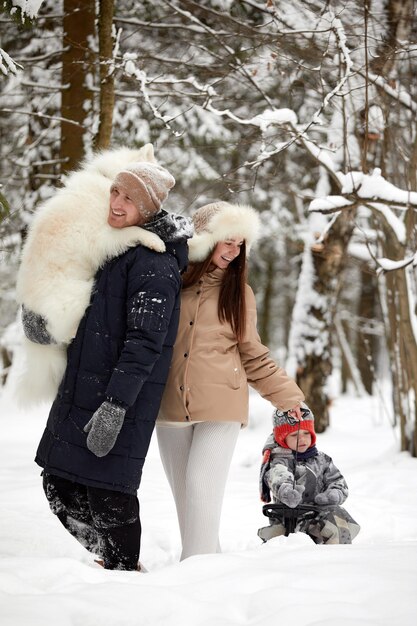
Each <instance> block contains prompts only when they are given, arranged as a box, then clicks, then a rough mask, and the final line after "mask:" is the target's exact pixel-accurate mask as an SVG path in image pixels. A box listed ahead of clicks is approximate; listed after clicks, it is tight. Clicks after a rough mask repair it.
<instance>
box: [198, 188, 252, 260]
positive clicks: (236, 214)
mask: <svg viewBox="0 0 417 626" xmlns="http://www.w3.org/2000/svg"><path fill="white" fill-rule="evenodd" d="M193 222H194V229H195V235H194V236H193V237H192V238H191V239H189V240H188V248H189V259H190V261H191V262H194V263H195V262H197V261H204V260H205V259H207V257H208V256H209V254H210V253H211V252H212V251H213V250H214V248H215V246H216V244H217V243H219V241H225V240H226V239H229V238H230V237H242V238H243V239H244V240H245V242H246V250H247V251H249V249H250V247H251V246H252V244H253V243H254V242H255V241H256V239H257V238H258V237H259V230H260V220H259V215H258V213H257V212H256V211H255V209H253V208H252V207H250V206H246V205H240V204H230V203H229V202H223V201H220V200H219V201H217V202H211V203H210V204H206V205H204V206H202V207H201V208H200V209H197V211H196V212H195V213H194V215H193Z"/></svg>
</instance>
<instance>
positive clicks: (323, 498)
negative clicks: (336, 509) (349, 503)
mask: <svg viewBox="0 0 417 626" xmlns="http://www.w3.org/2000/svg"><path fill="white" fill-rule="evenodd" d="M342 497H343V496H342V493H341V491H340V489H327V491H323V493H318V494H317V495H316V497H315V498H314V502H316V503H317V504H340V503H341V501H342Z"/></svg>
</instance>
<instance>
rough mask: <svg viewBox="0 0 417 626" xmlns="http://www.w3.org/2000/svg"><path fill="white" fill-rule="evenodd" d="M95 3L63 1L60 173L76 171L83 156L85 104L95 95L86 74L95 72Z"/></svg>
mask: <svg viewBox="0 0 417 626" xmlns="http://www.w3.org/2000/svg"><path fill="white" fill-rule="evenodd" d="M94 20H95V0H64V19H63V29H64V35H63V46H64V52H63V54H62V84H63V88H62V100H61V115H62V117H63V118H66V119H68V120H72V121H73V122H76V124H70V123H68V122H66V121H62V122H61V153H60V158H61V159H63V164H62V167H61V172H65V171H69V170H73V169H75V168H76V167H77V166H78V165H79V162H80V160H81V159H82V158H83V157H84V150H85V148H84V127H83V126H84V120H85V118H86V115H87V113H88V108H89V107H88V106H86V102H87V101H88V100H91V98H92V94H91V91H90V90H89V89H88V86H87V82H86V75H87V73H88V72H91V71H92V63H91V61H92V56H93V53H92V52H91V50H90V47H89V41H88V39H89V38H92V37H93V36H94V34H95V26H94Z"/></svg>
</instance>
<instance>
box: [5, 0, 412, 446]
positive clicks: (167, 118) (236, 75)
mask: <svg viewBox="0 0 417 626" xmlns="http://www.w3.org/2000/svg"><path fill="white" fill-rule="evenodd" d="M0 9H1V12H0V113H1V116H0V185H1V187H0V256H1V266H0V352H1V359H0V378H1V384H6V382H7V377H8V375H9V373H10V368H11V367H12V366H13V356H14V354H16V353H17V350H16V348H17V344H18V342H19V337H20V335H19V330H18V329H19V323H18V321H17V315H18V311H17V305H16V303H15V300H14V287H15V279H16V271H17V267H18V263H19V255H20V251H21V248H22V244H23V242H24V239H25V234H26V232H27V228H28V225H29V224H30V221H31V216H32V215H33V212H34V211H35V210H36V207H37V206H38V205H39V204H40V202H42V200H44V199H46V198H48V197H49V196H51V195H52V194H53V193H54V189H55V188H56V187H58V186H59V185H60V184H61V182H62V180H63V177H64V176H65V174H66V173H67V172H69V171H70V170H72V169H74V168H76V167H77V166H78V165H79V163H80V161H81V160H82V159H83V158H84V157H86V156H88V155H90V154H91V153H92V152H93V151H94V150H99V149H105V148H108V147H116V146H121V145H126V146H129V147H132V148H133V147H139V146H141V145H142V144H144V143H147V142H152V143H153V144H154V147H155V153H156V157H157V159H158V160H159V161H160V162H161V163H162V164H163V165H164V166H166V167H167V168H168V169H169V170H170V171H172V173H173V175H174V176H175V178H176V180H177V184H176V186H175V189H174V190H173V192H172V193H171V194H170V199H169V205H167V208H169V209H172V210H174V211H176V212H180V213H183V214H190V213H192V211H193V210H194V209H195V208H197V207H198V206H201V205H202V204H204V203H206V202H209V201H211V200H213V199H216V198H221V199H224V200H229V201H232V202H241V203H249V204H251V205H252V206H254V207H255V208H256V209H257V210H258V211H259V212H260V214H261V220H262V226H263V234H262V239H261V242H260V245H259V246H258V247H257V250H256V253H255V254H254V255H253V256H252V258H251V276H250V282H251V284H252V285H253V286H254V289H255V291H256V296H257V301H258V310H259V320H258V327H259V332H260V334H261V337H262V340H263V341H264V343H266V344H267V345H268V346H269V347H270V348H271V350H272V352H273V354H274V356H275V357H276V358H277V360H278V361H279V362H280V363H281V364H283V365H285V366H286V368H287V370H288V372H289V373H290V374H291V375H293V376H294V377H296V379H297V382H298V383H299V385H300V386H301V387H302V389H303V391H304V393H305V395H306V397H307V399H308V403H309V405H310V406H311V407H312V409H313V411H314V413H315V415H316V429H317V431H318V432H323V431H324V430H325V429H326V427H327V425H328V423H329V406H330V404H331V402H332V400H333V399H334V398H335V397H337V396H338V395H340V394H341V393H343V392H344V391H346V390H349V392H351V393H352V392H353V393H356V394H358V395H367V394H370V395H380V396H381V401H382V390H386V389H387V386H389V388H390V389H391V393H390V398H391V401H389V402H388V404H387V402H386V394H384V400H383V402H384V410H385V411H386V413H387V415H388V416H389V419H390V420H391V422H392V424H393V426H394V427H396V426H398V425H399V427H400V432H401V441H400V447H401V450H408V451H409V452H410V453H411V454H412V455H413V456H416V455H417V428H416V419H417V410H416V407H417V316H416V303H417V280H416V279H417V270H416V267H417V256H416V239H417V229H416V210H417V119H416V112H417V84H416V81H415V78H413V77H415V76H416V74H417V67H416V65H417V20H416V7H415V2H414V0H365V1H360V0H344V1H340V0H332V1H327V2H322V1H314V0H313V1H301V0H291V1H290V0H281V1H278V0H276V1H273V0H267V1H266V2H261V1H255V0H237V1H230V0H211V1H202V2H194V1H191V0H173V1H171V0H157V1H155V2H147V1H143V2H142V1H136V0H135V1H133V0H124V1H123V2H115V1H114V0H58V1H55V0H54V1H52V0H45V1H43V2H42V1H41V0H32V1H25V0H14V1H10V0H8V1H2V2H1V3H0ZM81 210H88V207H80V211H81Z"/></svg>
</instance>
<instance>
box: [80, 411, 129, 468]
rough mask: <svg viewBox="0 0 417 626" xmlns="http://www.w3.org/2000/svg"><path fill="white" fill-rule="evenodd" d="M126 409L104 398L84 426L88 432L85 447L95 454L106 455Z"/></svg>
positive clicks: (116, 434)
mask: <svg viewBox="0 0 417 626" xmlns="http://www.w3.org/2000/svg"><path fill="white" fill-rule="evenodd" d="M125 415H126V409H125V408H123V407H122V406H118V405H117V404H113V402H109V401H108V400H106V401H105V402H103V404H102V405H101V406H99V408H98V409H97V411H96V412H95V413H94V414H93V417H92V418H91V420H90V421H89V422H88V423H87V424H86V425H85V426H84V432H86V433H88V437H87V448H88V449H89V450H91V452H93V453H94V454H95V455H96V456H106V454H108V453H109V452H110V450H111V449H112V448H113V446H114V444H115V443H116V439H117V436H118V434H119V433H120V430H121V428H122V426H123V420H124V418H125Z"/></svg>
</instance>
